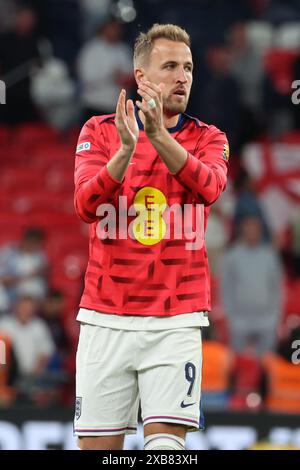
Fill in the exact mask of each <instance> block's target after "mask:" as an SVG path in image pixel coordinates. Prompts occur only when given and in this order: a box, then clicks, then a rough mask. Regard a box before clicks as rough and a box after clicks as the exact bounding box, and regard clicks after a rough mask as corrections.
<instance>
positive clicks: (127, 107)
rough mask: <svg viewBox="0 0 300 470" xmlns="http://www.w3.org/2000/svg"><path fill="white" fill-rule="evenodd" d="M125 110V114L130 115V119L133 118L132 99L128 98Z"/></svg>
mask: <svg viewBox="0 0 300 470" xmlns="http://www.w3.org/2000/svg"><path fill="white" fill-rule="evenodd" d="M126 110H127V114H128V116H129V117H130V119H135V114H134V104H133V101H132V100H128V101H127V103H126Z"/></svg>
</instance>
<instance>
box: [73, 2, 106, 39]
mask: <svg viewBox="0 0 300 470" xmlns="http://www.w3.org/2000/svg"><path fill="white" fill-rule="evenodd" d="M79 1H80V6H81V11H82V14H83V18H84V30H83V34H84V37H85V38H86V39H89V38H90V37H91V36H92V35H93V33H94V32H95V30H96V28H97V25H99V23H100V22H101V23H102V22H103V21H105V19H106V18H107V15H108V12H109V11H110V9H111V5H112V0H79Z"/></svg>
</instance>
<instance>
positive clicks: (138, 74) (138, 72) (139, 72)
mask: <svg viewBox="0 0 300 470" xmlns="http://www.w3.org/2000/svg"><path fill="white" fill-rule="evenodd" d="M134 78H135V81H136V83H137V85H139V83H143V82H145V81H146V80H147V77H146V75H145V71H144V70H143V69H142V68H140V69H135V70H134Z"/></svg>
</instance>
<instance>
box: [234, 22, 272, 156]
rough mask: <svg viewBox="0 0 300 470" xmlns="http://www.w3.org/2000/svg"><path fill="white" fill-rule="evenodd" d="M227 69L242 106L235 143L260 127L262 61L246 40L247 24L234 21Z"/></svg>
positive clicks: (240, 141) (249, 137)
mask: <svg viewBox="0 0 300 470" xmlns="http://www.w3.org/2000/svg"><path fill="white" fill-rule="evenodd" d="M228 47H229V52H230V55H231V63H230V72H231V74H232V76H233V77H234V78H235V79H236V81H237V83H238V86H239V90H240V100H241V107H240V110H239V113H240V135H239V142H238V146H239V147H240V146H241V145H243V144H245V143H246V142H248V141H249V140H252V139H254V138H255V137H257V135H258V134H259V133H260V131H261V129H262V86H263V77H264V71H263V64H262V57H261V54H259V53H258V51H256V50H255V49H254V48H253V47H252V46H251V44H250V43H249V40H248V37H247V27H246V23H235V24H234V25H233V26H232V27H231V29H230V31H229V37H228Z"/></svg>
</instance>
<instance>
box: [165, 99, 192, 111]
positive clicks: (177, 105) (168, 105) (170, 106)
mask: <svg viewBox="0 0 300 470" xmlns="http://www.w3.org/2000/svg"><path fill="white" fill-rule="evenodd" d="M187 103H188V96H185V97H184V99H183V100H180V101H179V100H178V101H177V100H176V98H175V97H174V95H170V96H167V97H166V98H163V109H164V112H165V113H166V114H170V115H176V114H181V113H184V112H185V110H186V108H187Z"/></svg>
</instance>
